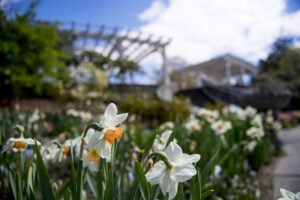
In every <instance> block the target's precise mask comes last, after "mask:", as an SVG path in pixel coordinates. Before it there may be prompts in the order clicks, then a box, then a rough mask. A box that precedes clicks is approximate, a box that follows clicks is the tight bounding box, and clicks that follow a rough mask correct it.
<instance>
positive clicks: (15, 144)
mask: <svg viewBox="0 0 300 200" xmlns="http://www.w3.org/2000/svg"><path fill="white" fill-rule="evenodd" d="M36 143H37V145H41V143H40V142H38V141H36ZM34 144H35V143H34V140H33V139H32V138H24V137H23V136H21V137H19V138H9V139H8V141H7V142H6V145H5V146H4V148H3V151H2V152H5V151H13V152H18V151H25V150H26V149H27V147H28V146H29V145H34Z"/></svg>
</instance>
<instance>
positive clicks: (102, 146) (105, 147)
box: [96, 139, 111, 161]
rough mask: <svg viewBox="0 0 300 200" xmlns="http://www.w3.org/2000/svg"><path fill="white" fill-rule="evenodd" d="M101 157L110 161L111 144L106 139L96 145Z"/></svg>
mask: <svg viewBox="0 0 300 200" xmlns="http://www.w3.org/2000/svg"><path fill="white" fill-rule="evenodd" d="M96 148H97V150H98V152H99V155H100V157H101V158H105V159H106V161H108V160H109V161H110V154H111V145H110V144H109V142H107V141H106V140H105V139H103V140H101V141H100V142H99V143H98V144H97V146H96Z"/></svg>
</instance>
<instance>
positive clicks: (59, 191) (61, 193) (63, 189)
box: [56, 179, 71, 199]
mask: <svg viewBox="0 0 300 200" xmlns="http://www.w3.org/2000/svg"><path fill="white" fill-rule="evenodd" d="M70 185H71V179H70V180H68V181H67V182H66V183H65V184H64V186H63V187H62V188H60V189H59V190H58V191H57V195H56V199H61V197H62V196H63V195H64V193H65V191H66V189H67V188H69V187H70Z"/></svg>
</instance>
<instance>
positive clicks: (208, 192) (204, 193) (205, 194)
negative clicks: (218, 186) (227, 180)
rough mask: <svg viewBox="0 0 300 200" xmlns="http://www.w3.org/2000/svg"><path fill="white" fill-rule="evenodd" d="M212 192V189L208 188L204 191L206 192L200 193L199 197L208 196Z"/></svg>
mask: <svg viewBox="0 0 300 200" xmlns="http://www.w3.org/2000/svg"><path fill="white" fill-rule="evenodd" d="M212 193H214V190H208V191H206V192H203V193H202V194H201V197H202V199H204V198H205V197H208V196H210V195H211V194H212Z"/></svg>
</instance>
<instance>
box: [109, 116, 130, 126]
mask: <svg viewBox="0 0 300 200" xmlns="http://www.w3.org/2000/svg"><path fill="white" fill-rule="evenodd" d="M127 117H128V113H123V114H119V115H117V116H115V117H114V118H112V119H111V121H110V124H109V126H110V127H115V126H118V125H119V124H121V123H122V122H124V121H125V120H126V119H127Z"/></svg>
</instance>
